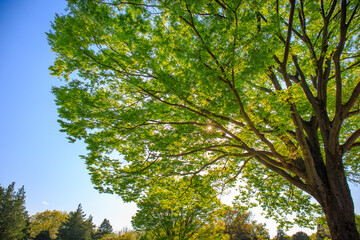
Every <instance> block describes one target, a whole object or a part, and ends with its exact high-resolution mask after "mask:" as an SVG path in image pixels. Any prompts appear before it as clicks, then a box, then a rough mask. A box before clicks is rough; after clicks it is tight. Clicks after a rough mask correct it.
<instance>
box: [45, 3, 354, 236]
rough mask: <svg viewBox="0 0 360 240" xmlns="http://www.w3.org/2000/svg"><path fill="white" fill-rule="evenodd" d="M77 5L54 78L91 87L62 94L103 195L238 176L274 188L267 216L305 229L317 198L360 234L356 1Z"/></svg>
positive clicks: (71, 130)
mask: <svg viewBox="0 0 360 240" xmlns="http://www.w3.org/2000/svg"><path fill="white" fill-rule="evenodd" d="M68 2H69V8H68V9H69V11H68V14H66V15H62V16H57V17H56V19H55V22H54V24H53V31H52V32H51V33H49V34H48V39H49V43H50V45H51V47H52V50H53V51H54V52H56V53H57V54H58V56H57V59H56V60H55V62H54V64H53V66H52V67H51V71H52V74H54V75H57V76H59V77H61V78H63V79H65V80H67V81H68V80H69V79H70V76H74V74H78V76H79V77H80V78H81V80H71V81H69V82H68V83H67V84H66V86H63V87H59V88H55V89H54V90H53V91H54V93H55V95H56V98H57V104H58V105H59V114H60V118H61V120H60V123H61V126H62V128H63V131H66V132H67V133H68V135H69V139H70V140H71V141H75V140H77V139H84V141H85V142H86V144H88V149H89V153H88V155H87V156H85V158H86V162H87V164H88V168H89V170H90V172H91V174H92V181H93V183H94V184H95V185H96V186H97V188H98V189H99V190H101V191H103V192H116V193H117V194H119V195H121V196H122V197H123V199H124V200H126V201H131V200H135V199H137V198H139V197H141V196H143V195H142V193H143V192H144V191H146V189H147V188H149V187H151V185H153V184H157V181H160V179H163V178H164V177H166V176H171V175H178V176H180V177H181V176H182V177H183V176H191V175H197V174H201V175H202V176H203V175H206V176H207V180H208V181H211V182H212V183H213V184H214V187H215V185H217V186H218V187H220V186H222V185H223V184H225V183H234V182H235V181H236V180H237V179H239V177H241V178H240V179H242V180H243V182H242V184H241V186H243V188H244V189H247V190H248V191H252V192H253V190H254V189H260V188H264V187H266V186H267V187H266V189H265V190H266V191H257V192H256V193H255V194H254V196H255V197H257V200H258V203H259V205H261V206H262V207H263V208H265V211H268V212H269V213H271V212H272V211H271V207H269V206H276V207H277V208H280V207H281V208H283V210H282V211H280V213H282V214H288V213H289V212H291V211H296V212H297V213H298V214H297V220H296V221H297V223H299V224H303V225H306V222H309V221H307V219H309V218H308V216H306V213H307V212H313V209H314V206H313V205H311V204H310V199H311V198H310V197H309V195H311V196H312V197H314V198H315V199H316V200H317V202H318V203H319V204H320V205H321V208H322V210H323V212H324V213H325V215H326V218H327V222H328V225H329V228H330V232H331V235H332V238H333V239H334V240H339V239H341V240H344V239H345V240H346V239H349V240H350V239H351V240H354V239H356V240H358V239H359V234H358V232H357V231H356V227H355V218H354V205H353V201H352V197H351V193H350V190H349V187H348V182H347V181H348V180H349V181H355V182H359V173H360V171H359V170H360V169H359V166H360V165H359V158H358V150H359V146H360V141H359V139H358V138H359V136H360V108H359V106H360V105H359V95H360V82H359V64H360V61H359V58H360V54H359V50H360V46H359V37H360V28H359V27H358V26H359V25H360V17H359V1H358V0H352V1H350V0H349V1H348V0H341V1H339V0H334V1H304V0H288V1H285V0H270V1H268V0H256V1H254V0H244V1H239V0H221V1H220V0H217V1H210V0H200V1H198V0H196V1H195V0H184V1H165V0H164V1H153V0H142V1H141V0H133V1H131V0H130V1H126V2H122V1H117V0H106V1H101V0H96V1H83V0H81V1H80V0H69V1H68ZM72 74H73V75H72ZM113 151H117V152H118V153H120V154H121V155H123V158H116V157H114V156H117V154H112V155H109V153H112V152H113ZM253 169H257V172H256V174H253V173H251V170H253ZM269 182H276V183H277V185H278V186H279V185H280V187H279V188H278V190H277V191H273V190H274V188H272V187H271V186H272V185H271V184H269ZM228 186H232V184H228ZM295 187H296V188H295ZM219 191H220V189H219ZM302 191H304V192H306V193H307V194H309V195H307V194H303V192H302ZM293 193H294V194H293ZM278 198H279V200H280V201H276V199H278ZM289 199H290V200H289ZM286 200H287V201H286ZM309 207H310V208H311V210H312V211H308V208H309ZM304 208H305V209H304ZM284 209H285V210H284ZM286 209H289V210H286ZM275 218H277V217H276V216H275ZM278 219H280V220H281V219H284V218H283V217H281V218H278ZM310 220H311V219H310Z"/></svg>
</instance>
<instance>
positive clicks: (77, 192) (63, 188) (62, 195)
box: [0, 0, 360, 234]
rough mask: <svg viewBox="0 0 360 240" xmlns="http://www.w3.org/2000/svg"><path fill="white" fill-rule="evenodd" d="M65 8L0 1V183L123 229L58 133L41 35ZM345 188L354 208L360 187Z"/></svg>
mask: <svg viewBox="0 0 360 240" xmlns="http://www.w3.org/2000/svg"><path fill="white" fill-rule="evenodd" d="M65 7H66V2H65V0H31V1H30V0H17V1H13V0H0V84H1V85H0V116H1V117H0V185H2V186H7V185H8V184H10V183H11V182H13V181H15V182H16V184H17V185H16V186H17V187H18V188H19V187H21V186H22V185H24V186H25V190H26V195H27V199H26V202H27V204H26V205H27V210H28V211H29V213H30V214H35V213H36V212H41V211H44V210H46V209H50V210H53V209H56V210H62V211H72V210H75V209H76V208H77V205H78V204H79V203H82V205H83V209H84V211H85V212H86V213H87V214H91V215H92V216H93V217H94V222H95V223H96V224H97V225H99V224H100V223H101V222H102V220H103V219H104V218H107V219H109V220H110V223H111V224H112V226H113V228H114V229H116V230H120V229H122V228H123V227H131V223H130V220H131V216H132V215H134V214H135V212H136V207H135V205H134V204H125V203H123V202H122V201H121V199H120V198H119V197H117V196H113V195H104V194H99V193H98V192H97V191H96V190H94V189H93V187H92V185H91V182H90V177H89V175H88V172H87V170H86V168H85V164H84V163H83V161H82V160H81V159H80V158H79V155H80V154H84V153H85V146H84V145H83V144H82V143H75V144H70V143H68V141H67V140H66V138H65V134H64V133H60V132H59V125H58V123H57V121H56V120H57V112H56V106H55V103H54V96H53V95H52V94H51V93H50V91H51V86H54V85H59V84H61V83H60V82H59V80H58V79H57V78H55V77H51V76H50V75H49V71H48V67H49V66H50V65H51V64H52V61H53V60H54V57H55V55H54V54H53V53H52V52H51V51H50V48H49V46H48V44H47V40H46V35H45V32H47V31H49V30H50V22H51V21H52V20H53V19H54V15H55V13H62V12H64V9H65ZM352 192H353V199H354V202H355V205H356V212H357V213H360V190H359V188H358V187H354V186H352ZM272 226H273V225H268V228H269V229H270V230H272V231H271V232H272V234H274V233H275V231H276V230H275V229H274V228H273V227H272Z"/></svg>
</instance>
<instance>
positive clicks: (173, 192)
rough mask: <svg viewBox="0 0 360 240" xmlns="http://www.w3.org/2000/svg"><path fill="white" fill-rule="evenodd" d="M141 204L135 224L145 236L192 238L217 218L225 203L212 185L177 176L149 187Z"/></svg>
mask: <svg viewBox="0 0 360 240" xmlns="http://www.w3.org/2000/svg"><path fill="white" fill-rule="evenodd" d="M193 181H196V180H195V179H194V180H193ZM137 207H138V208H139V210H138V211H137V213H136V215H135V216H134V217H133V219H132V225H133V227H134V228H135V230H136V231H138V232H141V233H143V235H142V239H192V237H193V236H194V235H195V234H196V233H197V232H198V231H199V230H200V228H201V227H203V226H206V225H207V224H209V223H210V222H211V221H212V220H213V219H214V218H216V216H215V213H216V210H218V209H219V208H220V207H221V203H220V201H219V200H218V199H217V198H216V192H215V191H214V190H213V189H211V187H208V186H206V185H196V186H194V185H192V186H189V185H187V184H186V183H183V182H179V181H176V180H175V179H173V181H172V182H171V181H169V182H168V183H167V184H164V185H159V186H157V187H153V188H151V189H149V191H148V192H146V197H145V198H144V199H142V200H141V201H139V202H138V203H137Z"/></svg>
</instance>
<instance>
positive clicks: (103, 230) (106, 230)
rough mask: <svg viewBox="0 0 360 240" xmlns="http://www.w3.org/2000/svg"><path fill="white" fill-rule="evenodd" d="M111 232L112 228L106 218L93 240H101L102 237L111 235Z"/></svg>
mask: <svg viewBox="0 0 360 240" xmlns="http://www.w3.org/2000/svg"><path fill="white" fill-rule="evenodd" d="M112 232H113V228H112V226H111V225H110V221H109V220H107V219H106V218H105V219H104V221H103V222H102V223H101V225H100V227H99V228H98V229H97V232H96V234H95V239H101V238H103V237H104V236H106V235H108V234H111V233H112Z"/></svg>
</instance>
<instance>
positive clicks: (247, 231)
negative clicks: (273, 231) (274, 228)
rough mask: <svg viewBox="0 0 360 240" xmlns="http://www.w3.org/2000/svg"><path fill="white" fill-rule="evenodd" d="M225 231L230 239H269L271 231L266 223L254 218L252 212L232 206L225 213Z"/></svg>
mask: <svg viewBox="0 0 360 240" xmlns="http://www.w3.org/2000/svg"><path fill="white" fill-rule="evenodd" d="M224 221H225V233H226V234H228V235H229V236H230V240H268V239H270V235H269V232H268V231H267V229H266V228H265V224H261V223H257V222H256V221H255V220H252V216H251V213H250V212H244V210H242V209H238V208H235V207H233V208H230V209H229V210H228V211H227V212H226V213H225V215H224Z"/></svg>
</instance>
